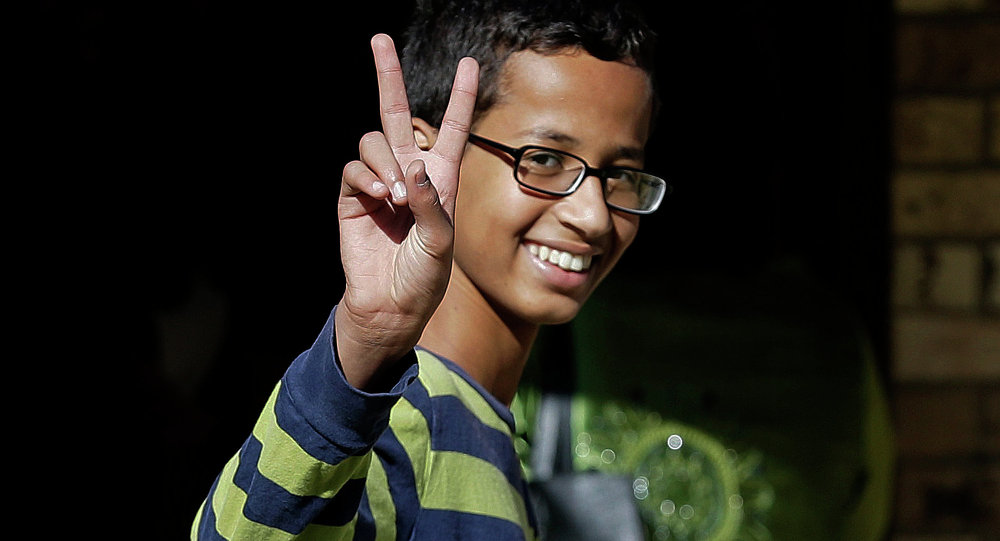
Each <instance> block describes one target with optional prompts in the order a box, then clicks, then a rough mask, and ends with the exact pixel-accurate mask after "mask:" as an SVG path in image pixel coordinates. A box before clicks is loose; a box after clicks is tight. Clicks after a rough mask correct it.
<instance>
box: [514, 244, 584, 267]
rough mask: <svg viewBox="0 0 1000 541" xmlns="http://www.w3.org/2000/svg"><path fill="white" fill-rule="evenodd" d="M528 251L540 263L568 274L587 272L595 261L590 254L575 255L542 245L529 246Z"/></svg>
mask: <svg viewBox="0 0 1000 541" xmlns="http://www.w3.org/2000/svg"><path fill="white" fill-rule="evenodd" d="M528 251H529V252H531V255H533V256H535V257H537V258H538V259H539V260H540V261H543V262H545V263H548V264H550V265H555V266H556V267H559V268H560V269H562V270H564V271H568V272H586V271H587V270H589V269H590V264H591V263H592V262H593V260H594V256H593V255H590V254H574V253H571V252H566V251H563V250H556V249H555V248H551V247H549V246H544V245H541V244H528Z"/></svg>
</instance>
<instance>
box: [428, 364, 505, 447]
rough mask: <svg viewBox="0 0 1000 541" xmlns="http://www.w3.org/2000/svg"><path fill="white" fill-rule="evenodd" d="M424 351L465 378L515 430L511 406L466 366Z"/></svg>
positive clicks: (501, 418) (502, 419)
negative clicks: (469, 371) (502, 401)
mask: <svg viewBox="0 0 1000 541" xmlns="http://www.w3.org/2000/svg"><path fill="white" fill-rule="evenodd" d="M424 351H427V352H428V353H430V354H432V355H434V357H435V358H436V359H438V360H439V361H441V364H443V365H445V366H446V367H447V368H448V369H449V370H451V371H452V372H454V373H456V374H458V376H459V377H460V378H462V379H463V380H465V382H466V383H468V384H469V385H470V386H471V387H472V388H473V389H475V390H476V392H478V393H479V394H480V396H482V397H483V400H485V401H486V403H487V404H489V406H490V407H491V408H493V411H494V412H495V413H496V414H497V417H499V418H500V420H501V421H503V422H504V423H506V424H507V426H508V427H510V431H511V433H513V432H514V431H515V427H514V413H513V412H512V411H510V408H508V407H507V406H505V405H504V404H502V403H501V402H500V401H499V400H497V399H496V397H495V396H493V395H492V394H490V392H489V391H487V390H486V388H485V387H483V385H482V384H481V383H479V382H478V381H476V380H475V379H473V378H472V376H470V375H469V374H468V373H467V372H466V371H465V369H464V368H462V367H461V366H459V365H458V364H456V363H455V362H454V361H452V360H451V359H448V358H445V357H442V356H440V355H437V354H436V353H433V352H432V351H430V350H426V349H425V350H424Z"/></svg>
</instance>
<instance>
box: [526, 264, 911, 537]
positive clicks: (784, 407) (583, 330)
mask: <svg viewBox="0 0 1000 541" xmlns="http://www.w3.org/2000/svg"><path fill="white" fill-rule="evenodd" d="M536 352H537V353H536V358H535V359H533V360H532V362H531V363H529V367H528V369H527V371H526V374H525V378H524V384H523V385H522V389H521V392H520V393H519V395H518V398H517V400H516V401H515V404H514V405H513V409H514V412H515V416H516V418H517V421H518V426H519V428H520V430H519V432H520V434H521V436H522V439H521V440H520V441H518V442H517V445H518V450H519V452H521V453H522V458H523V461H524V463H525V464H528V460H527V457H528V455H529V453H530V441H531V439H532V432H533V426H534V409H535V408H536V407H537V404H538V398H539V396H540V393H541V390H542V389H543V388H544V389H547V390H549V391H553V390H554V391H555V392H563V393H569V394H571V395H572V396H573V409H572V418H573V420H572V423H571V424H572V430H573V435H574V437H575V444H576V448H575V449H574V454H575V456H574V457H573V460H574V467H575V468H576V469H577V470H580V471H583V470H588V469H592V470H600V471H606V472H609V473H624V474H626V475H628V476H630V478H631V479H632V480H633V492H634V496H635V501H636V504H637V505H638V506H639V509H640V512H641V514H642V517H643V521H644V523H645V526H646V529H647V539H649V540H653V541H656V540H666V539H669V540H682V541H684V540H688V541H693V540H699V541H784V540H810V541H826V540H830V541H847V540H850V541H869V540H870V541H877V540H882V539H885V537H886V534H887V530H888V525H889V521H890V516H891V492H892V472H893V469H894V464H893V462H894V454H893V448H894V443H893V440H892V429H891V423H890V419H889V410H888V406H887V402H886V396H885V394H884V390H883V385H882V382H881V380H880V375H879V371H878V369H877V362H876V359H875V358H874V357H873V355H872V352H871V348H870V345H869V341H868V339H867V337H866V336H865V334H864V333H863V332H862V331H861V330H860V326H859V324H858V322H857V320H856V318H855V317H854V315H853V314H852V312H851V309H850V307H849V306H846V305H844V304H843V303H842V302H841V300H840V299H839V298H838V297H837V296H836V295H835V294H833V293H831V292H830V291H827V290H825V289H824V288H823V287H822V286H821V285H820V284H818V283H817V282H816V281H813V280H811V279H810V278H809V277H808V276H806V275H805V274H804V273H802V272H800V271H799V269H797V268H795V267H791V268H785V269H781V270H773V271H770V272H766V273H761V274H758V275H756V276H752V277H746V278H743V279H739V280H737V279H733V278H732V277H725V278H723V277H712V276H704V275H701V276H689V277H686V278H683V279H678V278H676V277H675V279H672V280H665V279H664V278H663V277H662V276H661V277H650V279H649V280H648V281H644V280H635V279H630V280H618V281H615V282H611V281H609V282H608V283H607V284H605V285H602V286H601V289H599V290H598V292H597V294H596V295H595V297H594V298H593V299H592V300H591V301H590V303H589V304H588V305H587V307H586V308H585V310H584V312H582V313H581V314H580V316H579V317H578V318H577V320H576V321H575V322H574V323H573V324H572V326H564V327H562V328H555V329H551V330H548V331H547V332H546V334H544V335H543V336H542V337H540V342H539V347H538V348H536ZM543 362H544V363H546V365H542V364H541V363H543ZM528 473H529V476H530V469H529V472H528Z"/></svg>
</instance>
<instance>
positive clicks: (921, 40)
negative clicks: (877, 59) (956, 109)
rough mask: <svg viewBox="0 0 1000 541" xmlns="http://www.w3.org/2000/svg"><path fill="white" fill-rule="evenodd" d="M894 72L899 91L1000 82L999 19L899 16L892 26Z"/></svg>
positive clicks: (983, 87) (993, 85) (984, 86)
mask: <svg viewBox="0 0 1000 541" xmlns="http://www.w3.org/2000/svg"><path fill="white" fill-rule="evenodd" d="M896 77H897V83H898V87H899V89H900V90H902V91H914V90H920V91H928V90H929V91H942V90H946V91H950V90H961V91H972V90H991V89H994V88H996V87H997V86H1000V22H998V21H996V20H980V19H971V18H970V19H968V20H967V21H960V22H956V21H954V20H947V21H929V20H927V19H923V18H922V19H919V20H910V21H904V22H902V23H901V24H900V25H899V26H898V29H897V32H896Z"/></svg>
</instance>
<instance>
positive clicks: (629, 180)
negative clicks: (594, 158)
mask: <svg viewBox="0 0 1000 541" xmlns="http://www.w3.org/2000/svg"><path fill="white" fill-rule="evenodd" d="M666 189H667V183H666V182H665V181H664V180H663V179H661V178H659V177H654V176H653V175H650V174H648V173H643V172H641V171H633V170H631V169H610V170H608V180H607V182H606V183H605V185H604V198H605V199H606V200H607V202H608V203H609V204H611V205H614V206H616V207H620V208H624V209H628V210H638V211H644V212H649V211H653V210H656V208H657V207H658V206H659V205H660V201H662V200H663V196H664V195H665V194H666Z"/></svg>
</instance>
